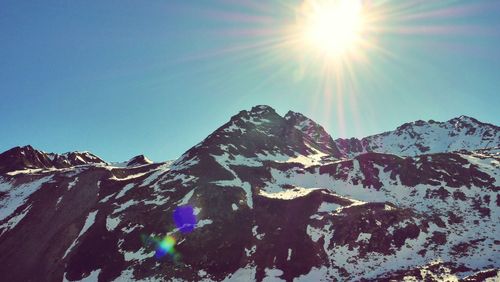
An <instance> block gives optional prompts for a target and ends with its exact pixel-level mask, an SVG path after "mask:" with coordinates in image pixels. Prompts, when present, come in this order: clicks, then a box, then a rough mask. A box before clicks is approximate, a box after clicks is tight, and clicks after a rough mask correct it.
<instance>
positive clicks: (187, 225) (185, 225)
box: [174, 206, 196, 234]
mask: <svg viewBox="0 0 500 282" xmlns="http://www.w3.org/2000/svg"><path fill="white" fill-rule="evenodd" d="M174 222H175V225H176V226H177V228H178V229H179V231H181V232H182V233H184V234H186V233H190V232H192V231H193V230H194V228H195V227H196V216H195V215H194V209H193V207H192V206H180V207H177V208H176V209H175V211H174Z"/></svg>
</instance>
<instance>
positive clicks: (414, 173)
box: [0, 106, 500, 281]
mask: <svg viewBox="0 0 500 282" xmlns="http://www.w3.org/2000/svg"><path fill="white" fill-rule="evenodd" d="M458 120H459V121H460V119H458ZM418 123H419V124H420V122H418ZM476 123H477V124H478V126H479V127H481V126H484V124H481V123H479V122H477V121H476ZM435 124H439V123H437V122H435ZM467 124H470V123H467ZM412 126H416V125H412ZM488 126H489V125H488ZM464 128H465V127H464ZM472 131H473V130H472V129H471V128H468V129H467V132H472ZM484 132H485V131H483V130H482V129H480V128H477V129H475V131H474V133H471V134H472V135H471V134H468V135H467V136H469V137H471V136H475V135H474V134H476V133H477V134H480V135H481V136H483V137H484ZM422 134H423V133H422ZM495 134H498V132H497V133H492V136H498V135H495ZM423 135H425V136H429V135H430V133H429V134H423ZM483 137H481V138H483ZM450 138H452V137H450ZM478 138H479V137H478ZM495 138H497V137H495ZM417 139H418V138H417ZM495 140H496V141H495ZM406 141H407V140H406ZM406 141H405V142H406ZM338 144H339V143H338V140H337V142H334V141H333V140H332V138H331V137H330V135H329V134H328V133H326V131H325V130H324V128H322V127H321V126H320V125H318V124H316V123H314V122H313V121H312V120H310V119H308V118H307V117H304V116H303V115H301V114H298V113H293V112H289V113H287V114H286V115H285V117H281V116H280V115H278V114H277V113H276V112H275V111H274V110H273V109H272V108H270V107H268V106H256V107H254V108H252V109H251V110H250V111H241V112H240V113H239V114H237V115H235V116H233V117H232V118H231V120H230V121H229V122H228V123H226V124H224V125H223V126H222V127H220V128H218V129H217V130H216V131H214V132H213V133H212V134H211V135H210V136H208V137H207V138H206V139H205V140H203V141H202V142H200V143H199V144H198V145H196V146H194V147H193V148H191V149H190V150H188V151H187V152H186V153H185V154H183V155H182V156H181V157H180V158H179V159H178V160H176V161H174V162H173V163H170V162H169V163H148V162H147V161H146V160H147V158H145V157H144V156H138V157H134V158H133V159H132V160H130V161H129V162H128V163H127V164H128V165H127V166H123V167H118V166H113V165H109V164H105V163H104V161H102V160H100V159H99V160H100V161H95V162H93V161H91V160H94V159H93V158H91V160H87V161H85V164H84V165H72V166H69V165H68V166H56V165H55V164H54V160H55V159H56V158H50V157H49V154H45V153H41V152H40V151H36V150H34V149H33V148H31V147H30V148H31V149H30V150H31V151H30V152H31V153H27V152H25V155H29V156H30V157H29V158H27V159H26V160H25V159H23V157H22V156H23V154H21V153H16V152H18V151H19V150H20V149H19V148H17V149H16V148H14V149H12V150H9V151H7V152H5V153H3V154H1V155H0V157H1V158H0V160H1V161H0V164H2V169H3V170H2V174H0V273H1V274H2V279H5V280H6V281H61V280H63V279H66V280H69V281H74V280H80V279H83V278H88V279H91V280H97V279H99V281H113V280H116V281H127V280H141V279H143V280H146V279H149V280H153V281H155V280H158V281H164V280H174V279H178V280H181V281H182V280H185V281H197V280H203V279H205V281H221V280H229V281H253V280H256V281H263V280H266V281H267V280H279V279H282V280H285V281H335V280H337V281H373V280H379V281H389V280H391V279H393V280H398V281H400V280H405V279H407V280H410V281H411V279H413V280H416V281H441V280H445V279H454V278H457V279H461V280H463V281H481V279H483V280H484V279H487V278H491V279H499V278H500V274H499V273H498V269H499V267H500V265H499V260H498V251H497V250H498V247H499V244H500V241H498V238H497V237H498V236H497V235H496V234H499V231H500V230H499V226H500V222H499V217H500V194H499V183H500V182H499V181H500V154H499V152H500V150H499V149H498V147H499V146H500V142H498V139H493V141H492V143H489V144H490V147H488V148H485V147H487V146H483V145H484V144H483V143H478V144H480V146H479V147H473V146H472V145H473V143H468V144H469V145H468V146H471V147H468V148H465V149H467V150H462V151H455V152H449V150H448V149H446V150H443V151H440V152H432V153H425V154H417V155H415V156H404V155H402V156H401V155H394V154H387V153H379V152H370V153H365V154H361V155H358V154H353V157H349V158H347V157H346V156H347V155H348V154H347V155H346V151H345V150H344V149H343V148H344V147H342V146H340V145H338ZM391 144H392V143H391ZM405 144H406V143H405ZM403 145H404V144H403ZM363 148H366V147H363ZM380 148H382V147H379V149H380ZM388 148H389V149H384V150H387V151H390V150H392V149H391V148H393V147H392V145H389V147H388ZM447 148H448V147H447ZM462 149H463V148H462ZM363 150H364V149H363ZM380 150H382V149H380ZM360 151H361V150H359V152H360ZM88 154H90V153H88ZM92 156H93V155H92ZM18 158H20V159H19V160H18ZM69 159H70V158H69V157H68V160H69ZM71 159H76V158H71ZM82 159H83V157H82ZM28 160H29V161H28ZM84 160H85V159H84ZM11 164H14V165H11ZM73 164H75V162H73ZM27 168H38V170H35V171H20V170H26V169H27ZM13 171H17V172H16V173H12V172H13ZM179 207H182V208H187V207H189V208H191V209H192V211H193V214H192V215H194V216H195V217H196V225H195V226H191V228H189V229H185V227H186V226H185V225H184V226H179V225H178V222H177V221H176V220H178V218H177V219H174V217H173V215H174V213H176V211H178V208H179ZM187 210H189V209H187ZM188 227H189V226H188ZM191 229H194V230H193V231H192V232H185V230H191ZM162 238H166V239H165V240H164V241H161V240H162ZM167 239H168V240H170V241H168V240H167ZM165 242H167V243H168V242H170V245H168V244H167V243H165ZM172 242H174V243H172ZM162 246H163V247H165V248H166V249H165V250H168V254H167V255H165V256H160V255H159V252H158V248H159V247H162ZM438 258H439V260H437V259H438Z"/></svg>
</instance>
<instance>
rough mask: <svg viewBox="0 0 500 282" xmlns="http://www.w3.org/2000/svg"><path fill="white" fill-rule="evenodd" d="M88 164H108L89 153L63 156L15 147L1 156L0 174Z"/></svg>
mask: <svg viewBox="0 0 500 282" xmlns="http://www.w3.org/2000/svg"><path fill="white" fill-rule="evenodd" d="M86 164H106V162H105V161H103V160H102V159H100V158H99V157H97V156H96V155H93V154H91V153H89V152H69V153H65V154H62V155H59V154H52V153H45V152H42V151H39V150H35V149H34V148H33V147H31V146H30V145H28V146H24V147H15V148H12V149H10V150H8V151H5V152H3V153H2V154H0V173H6V172H12V171H16V170H26V169H48V168H68V167H73V166H77V165H86Z"/></svg>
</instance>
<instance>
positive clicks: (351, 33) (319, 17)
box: [300, 0, 364, 57]
mask: <svg viewBox="0 0 500 282" xmlns="http://www.w3.org/2000/svg"><path fill="white" fill-rule="evenodd" d="M362 8H363V7H362V1H361V0H309V1H305V2H304V4H303V6H302V7H301V11H300V12H301V17H302V19H301V23H300V25H301V30H302V31H301V33H302V36H303V40H304V43H305V44H306V45H307V46H308V47H309V48H312V50H315V51H316V52H319V53H320V55H321V56H326V57H338V56H342V55H344V54H346V53H349V52H353V51H355V49H356V48H357V47H359V45H360V43H361V40H362V38H361V36H362V32H363V28H364V21H363V10H362Z"/></svg>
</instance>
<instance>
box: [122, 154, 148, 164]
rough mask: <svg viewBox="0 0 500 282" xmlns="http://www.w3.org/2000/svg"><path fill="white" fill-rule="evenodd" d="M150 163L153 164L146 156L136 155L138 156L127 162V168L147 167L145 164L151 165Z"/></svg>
mask: <svg viewBox="0 0 500 282" xmlns="http://www.w3.org/2000/svg"><path fill="white" fill-rule="evenodd" d="M152 163H153V162H152V161H151V160H150V159H148V158H147V157H146V156H144V155H138V156H135V157H133V158H131V159H130V160H129V161H128V162H127V166H140V165H147V164H152Z"/></svg>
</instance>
